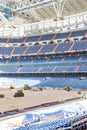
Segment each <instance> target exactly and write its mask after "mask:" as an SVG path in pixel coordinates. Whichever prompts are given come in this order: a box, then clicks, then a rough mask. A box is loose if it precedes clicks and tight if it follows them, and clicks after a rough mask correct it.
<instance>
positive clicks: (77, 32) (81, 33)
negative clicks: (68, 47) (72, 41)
mask: <svg viewBox="0 0 87 130" xmlns="http://www.w3.org/2000/svg"><path fill="white" fill-rule="evenodd" d="M86 32H87V30H80V31H74V32H72V35H71V37H79V36H84V35H85V33H86Z"/></svg>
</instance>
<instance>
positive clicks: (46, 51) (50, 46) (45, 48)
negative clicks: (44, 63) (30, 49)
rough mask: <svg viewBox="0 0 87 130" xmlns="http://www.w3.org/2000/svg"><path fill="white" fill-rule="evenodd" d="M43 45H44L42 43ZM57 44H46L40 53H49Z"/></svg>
mask: <svg viewBox="0 0 87 130" xmlns="http://www.w3.org/2000/svg"><path fill="white" fill-rule="evenodd" d="M42 46H43V45H42ZM55 46H56V44H47V45H44V46H43V48H42V50H41V51H40V52H39V53H41V54H42V53H43V54H44V53H49V52H52V51H53V49H54V48H55Z"/></svg>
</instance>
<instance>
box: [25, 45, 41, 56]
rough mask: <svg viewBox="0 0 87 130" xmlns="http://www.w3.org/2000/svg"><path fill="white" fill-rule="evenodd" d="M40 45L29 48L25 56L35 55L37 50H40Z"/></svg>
mask: <svg viewBox="0 0 87 130" xmlns="http://www.w3.org/2000/svg"><path fill="white" fill-rule="evenodd" d="M40 47H41V45H36V46H30V47H29V49H28V50H27V52H26V54H34V53H35V54H36V53H37V52H38V50H39V49H40Z"/></svg>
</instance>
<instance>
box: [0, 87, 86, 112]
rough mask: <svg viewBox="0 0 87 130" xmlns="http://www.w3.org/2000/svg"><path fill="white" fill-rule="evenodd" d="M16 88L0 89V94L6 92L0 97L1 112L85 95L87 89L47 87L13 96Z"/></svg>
mask: <svg viewBox="0 0 87 130" xmlns="http://www.w3.org/2000/svg"><path fill="white" fill-rule="evenodd" d="M16 91H17V90H16V89H0V94H4V96H5V97H4V98H0V112H4V111H9V110H13V109H21V110H22V109H24V108H26V107H32V106H37V105H40V104H44V103H48V102H55V101H63V100H66V99H72V98H77V97H81V96H83V95H84V94H85V93H86V91H81V94H78V91H75V90H72V91H69V92H68V91H66V90H57V89H45V90H43V91H33V90H23V92H24V97H18V98H16V97H13V95H14V93H15V92H16Z"/></svg>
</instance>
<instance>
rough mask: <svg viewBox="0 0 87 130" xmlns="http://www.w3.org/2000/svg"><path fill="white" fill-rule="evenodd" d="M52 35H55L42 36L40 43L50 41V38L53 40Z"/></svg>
mask: <svg viewBox="0 0 87 130" xmlns="http://www.w3.org/2000/svg"><path fill="white" fill-rule="evenodd" d="M54 35H55V34H47V35H42V37H41V39H40V41H44V40H49V41H50V40H52V38H53V36H54Z"/></svg>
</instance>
